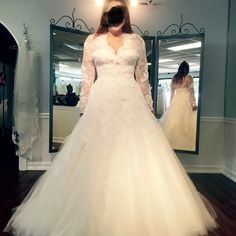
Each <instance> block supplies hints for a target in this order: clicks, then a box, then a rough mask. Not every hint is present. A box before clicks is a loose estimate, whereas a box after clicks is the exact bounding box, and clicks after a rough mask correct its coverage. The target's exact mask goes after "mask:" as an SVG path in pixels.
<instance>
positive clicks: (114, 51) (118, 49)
mask: <svg viewBox="0 0 236 236" xmlns="http://www.w3.org/2000/svg"><path fill="white" fill-rule="evenodd" d="M122 36H123V42H122V44H121V45H120V46H119V47H118V48H117V49H116V50H115V49H114V48H113V47H112V46H111V45H110V44H109V43H108V40H107V33H106V34H105V41H106V45H107V46H108V47H109V48H110V49H111V50H112V52H113V54H114V55H118V53H119V51H120V49H121V48H122V47H123V46H124V44H125V33H123V34H122Z"/></svg>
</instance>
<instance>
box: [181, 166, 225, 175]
mask: <svg viewBox="0 0 236 236" xmlns="http://www.w3.org/2000/svg"><path fill="white" fill-rule="evenodd" d="M184 168H185V170H186V171H187V172H188V173H215V174H218V173H219V174H221V173H222V171H223V167H222V166H219V165H214V166H212V165H199V166H191V165H184Z"/></svg>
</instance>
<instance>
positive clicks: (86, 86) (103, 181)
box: [6, 0, 216, 236]
mask: <svg viewBox="0 0 236 236" xmlns="http://www.w3.org/2000/svg"><path fill="white" fill-rule="evenodd" d="M82 76H83V84H82V91H81V100H80V104H79V106H80V109H81V113H83V115H82V117H81V119H80V121H79V122H78V123H77V125H76V126H75V128H74V130H73V131H72V133H71V135H70V136H69V138H68V140H67V141H66V143H65V145H64V146H63V148H62V149H61V151H60V152H59V153H58V154H57V156H56V158H55V160H54V161H53V163H52V165H51V168H50V169H49V170H48V171H47V172H46V173H45V174H44V175H43V176H42V177H41V178H40V179H39V181H38V182H37V183H36V184H35V186H34V188H33V189H32V190H31V192H30V193H29V194H28V196H27V197H26V199H25V200H24V201H23V203H22V204H21V205H20V206H19V207H18V208H17V210H16V212H15V213H14V214H13V216H12V218H11V220H10V221H9V223H8V226H7V227H6V231H10V232H13V233H14V234H15V235H17V236H23V235H24V236H59V235H60V236H189V235H207V231H208V230H209V229H213V228H214V227H216V223H215V213H214V210H213V208H212V207H211V206H210V204H209V203H208V202H207V200H205V199H204V198H203V197H201V196H200V194H199V193H198V192H197V190H196V189H195V187H194V185H193V184H192V182H191V181H190V179H189V177H188V175H187V173H186V172H185V170H184V168H183V167H182V165H181V164H180V162H179V160H178V158H177V157H176V155H175V153H174V152H173V150H172V149H171V147H170V145H169V142H168V141H167V139H166V137H165V135H164V133H163V131H162V129H161V128H160V126H159V124H158V123H157V122H156V118H155V116H154V115H153V113H152V110H153V109H152V99H151V93H150V85H149V82H148V74H147V61H146V53H145V44H144V41H143V39H142V38H141V37H140V36H139V35H137V34H134V33H132V30H131V27H130V21H129V13H128V8H127V5H126V2H125V1H124V0H118V1H114V0H112V1H106V2H105V5H104V11H103V15H102V19H101V24H100V27H99V29H98V31H97V33H96V34H94V35H90V36H88V38H87V39H86V42H85V45H84V57H83V63H82ZM95 77H96V80H95ZM203 199H204V203H203ZM206 204H207V207H206Z"/></svg>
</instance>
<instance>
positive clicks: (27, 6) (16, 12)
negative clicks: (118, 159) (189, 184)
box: [0, 0, 228, 167]
mask: <svg viewBox="0 0 236 236" xmlns="http://www.w3.org/2000/svg"><path fill="white" fill-rule="evenodd" d="M94 2H95V1H94V0H81V1H78V0H67V1H64V0H40V1H37V0H21V1H14V0H1V2H0V22H1V23H3V24H4V25H5V26H6V27H7V28H8V29H9V30H10V32H11V33H12V34H13V36H14V37H15V38H16V41H17V42H20V41H21V40H22V37H23V22H25V23H26V24H27V25H29V33H30V35H31V41H32V46H33V47H34V48H35V49H36V50H37V51H38V52H39V53H40V55H41V70H40V111H41V113H43V114H44V113H46V115H47V113H48V112H49V21H50V19H51V18H55V19H58V18H59V17H61V16H62V15H70V14H71V12H72V10H73V7H76V16H77V17H79V18H82V19H84V20H85V21H86V22H87V24H88V25H89V26H90V27H96V26H97V19H98V17H99V11H98V10H97V7H96V6H95V4H94ZM159 2H160V5H159V6H157V7H147V6H138V8H136V9H135V10H131V19H132V23H134V24H137V25H139V26H140V28H141V29H143V30H148V31H149V32H150V34H151V35H155V34H156V32H157V31H158V30H164V29H165V28H166V27H167V26H168V25H169V24H172V23H177V24H179V23H180V15H181V14H183V18H184V22H190V23H193V24H194V25H195V26H196V27H197V28H200V27H204V28H205V30H206V32H205V33H206V38H205V51H204V66H203V91H202V116H203V117H216V118H217V119H216V120H217V122H216V121H213V122H209V120H208V121H206V120H205V121H206V122H205V121H203V122H202V124H201V136H200V154H199V155H197V156H196V155H180V159H181V161H182V162H183V163H184V164H185V165H188V166H206V165H207V166H209V167H210V166H221V164H222V161H223V159H222V158H223V147H222V145H223V144H222V143H223V136H222V134H223V128H222V124H221V122H220V121H219V120H221V118H220V117H223V115H224V78H225V60H226V41H227V40H226V35H227V14H228V2H227V1H222V0H205V1H196V0H175V1H173V0H162V1H159ZM209 9H210V10H209ZM43 117H45V114H44V115H43ZM218 118H219V119H218ZM42 120H43V122H42V137H44V138H43V139H42V146H41V148H39V149H40V150H42V156H41V161H42V162H43V163H44V162H46V163H47V162H48V161H50V155H49V154H48V151H47V150H48V140H47V139H48V120H47V119H42ZM213 120H215V118H214V119H213ZM46 140H47V141H46Z"/></svg>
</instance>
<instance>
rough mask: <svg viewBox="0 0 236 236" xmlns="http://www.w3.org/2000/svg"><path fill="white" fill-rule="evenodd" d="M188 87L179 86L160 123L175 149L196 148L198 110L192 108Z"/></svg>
mask: <svg viewBox="0 0 236 236" xmlns="http://www.w3.org/2000/svg"><path fill="white" fill-rule="evenodd" d="M190 101H191V99H190V93H189V90H188V88H178V89H176V90H175V94H174V96H173V98H172V100H171V102H170V105H169V107H168V109H167V110H166V112H165V113H164V114H163V116H162V117H161V119H160V124H161V126H162V128H163V130H164V133H165V135H166V137H167V139H168V141H169V143H170V144H171V147H172V148H173V149H178V150H189V151H194V150H195V148H196V135H197V134H196V130H197V111H193V110H192V106H191V102H190Z"/></svg>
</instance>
